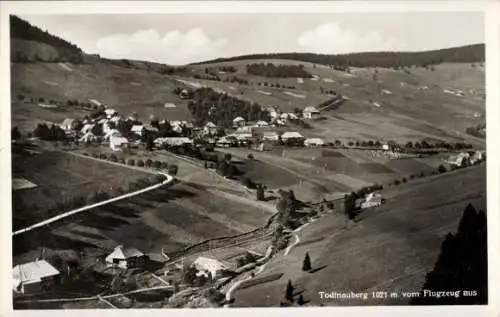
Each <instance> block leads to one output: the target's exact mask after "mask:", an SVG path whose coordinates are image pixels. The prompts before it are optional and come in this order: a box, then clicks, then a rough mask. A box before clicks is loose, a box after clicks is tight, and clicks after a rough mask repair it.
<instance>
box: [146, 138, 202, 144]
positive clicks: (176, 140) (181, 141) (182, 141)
mask: <svg viewBox="0 0 500 317" xmlns="http://www.w3.org/2000/svg"><path fill="white" fill-rule="evenodd" d="M154 143H155V144H157V145H160V146H161V145H164V144H168V145H170V146H182V145H184V144H193V140H191V139H190V138H186V137H171V138H156V139H155V140H154Z"/></svg>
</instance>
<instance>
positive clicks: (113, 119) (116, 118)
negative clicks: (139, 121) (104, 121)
mask: <svg viewBox="0 0 500 317" xmlns="http://www.w3.org/2000/svg"><path fill="white" fill-rule="evenodd" d="M121 119H122V118H121V117H119V116H116V117H112V118H111V119H109V121H111V122H115V123H116V122H118V121H120V120H121Z"/></svg>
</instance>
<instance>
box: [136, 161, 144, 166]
mask: <svg viewBox="0 0 500 317" xmlns="http://www.w3.org/2000/svg"><path fill="white" fill-rule="evenodd" d="M136 165H137V166H139V167H143V166H144V161H143V160H137V163H136Z"/></svg>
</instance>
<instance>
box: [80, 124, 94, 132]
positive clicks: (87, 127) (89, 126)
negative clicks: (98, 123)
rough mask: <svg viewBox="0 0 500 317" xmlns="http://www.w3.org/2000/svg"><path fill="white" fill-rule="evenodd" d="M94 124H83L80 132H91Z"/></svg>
mask: <svg viewBox="0 0 500 317" xmlns="http://www.w3.org/2000/svg"><path fill="white" fill-rule="evenodd" d="M94 126H95V124H93V123H87V124H85V125H84V126H83V128H82V129H81V130H80V132H81V133H82V134H86V133H88V132H91V131H92V129H94Z"/></svg>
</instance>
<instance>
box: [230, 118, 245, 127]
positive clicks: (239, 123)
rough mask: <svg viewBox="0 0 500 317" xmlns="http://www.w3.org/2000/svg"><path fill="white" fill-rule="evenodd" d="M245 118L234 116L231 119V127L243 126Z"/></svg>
mask: <svg viewBox="0 0 500 317" xmlns="http://www.w3.org/2000/svg"><path fill="white" fill-rule="evenodd" d="M245 124H246V120H245V119H244V118H243V117H236V118H234V119H233V127H244V126H245Z"/></svg>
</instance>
